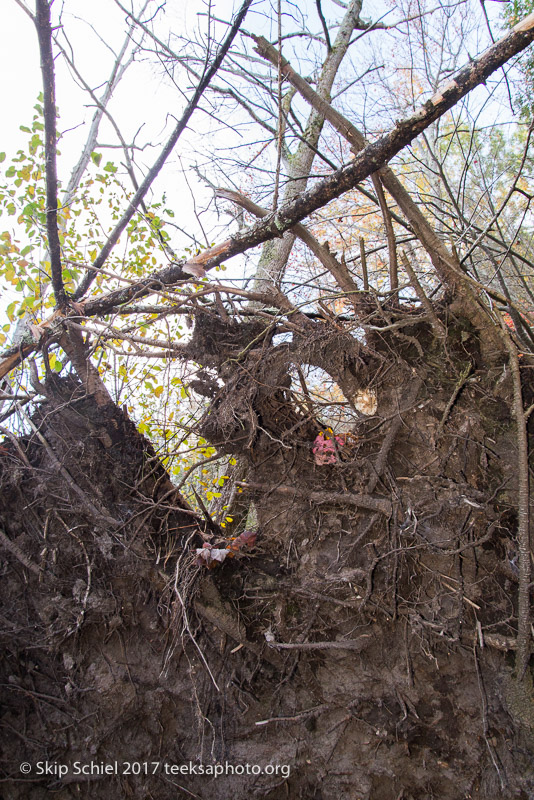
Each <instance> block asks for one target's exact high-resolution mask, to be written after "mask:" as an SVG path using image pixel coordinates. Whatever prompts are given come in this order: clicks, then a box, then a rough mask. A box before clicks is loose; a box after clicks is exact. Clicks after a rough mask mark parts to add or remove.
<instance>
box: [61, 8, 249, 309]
mask: <svg viewBox="0 0 534 800" xmlns="http://www.w3.org/2000/svg"><path fill="white" fill-rule="evenodd" d="M251 4H252V0H244V3H243V5H242V6H241V8H240V10H239V12H238V13H237V15H236V17H235V20H234V22H233V24H232V27H231V28H230V31H229V32H228V34H227V35H226V38H225V40H224V42H223V44H222V45H221V47H220V48H219V51H218V53H217V55H216V56H215V58H214V60H213V63H212V65H211V67H209V69H207V70H206V71H205V73H204V75H203V77H202V79H201V81H200V83H199V85H198V86H197V88H196V90H195V93H194V95H193V97H192V98H191V100H190V101H189V103H188V104H187V107H186V109H185V111H184V113H183V114H182V117H181V119H180V121H179V122H178V124H177V125H176V127H175V129H174V131H173V132H172V134H171V136H170V138H169V140H168V142H167V144H166V145H165V147H164V148H163V150H162V151H161V153H160V155H159V156H158V158H157V159H156V162H155V164H154V165H153V166H152V168H151V169H150V170H149V172H148V174H147V176H146V178H145V179H144V181H143V182H142V184H141V186H140V187H139V189H138V190H137V192H136V193H135V195H134V196H133V198H132V200H131V202H130V204H129V205H128V208H127V209H126V211H125V212H124V214H123V215H122V217H121V219H120V220H119V222H118V223H117V225H116V226H115V228H114V229H113V231H112V232H111V234H110V236H109V238H108V240H107V241H106V243H105V244H104V246H103V247H102V249H101V251H100V253H99V254H98V256H97V257H96V259H95V261H94V263H93V267H94V270H92V271H91V272H88V273H87V275H86V276H85V278H84V279H83V280H82V281H81V283H80V285H79V286H78V288H77V289H76V291H75V293H74V299H75V300H79V299H80V298H82V297H83V296H84V295H85V293H86V292H87V290H88V289H89V287H90V286H91V284H92V282H93V281H94V279H95V277H96V274H97V273H96V271H95V270H98V269H100V267H102V266H103V265H104V263H105V261H106V259H107V257H108V256H109V254H110V253H111V251H112V249H113V248H114V246H115V245H116V243H117V241H118V240H119V237H120V235H121V233H122V232H123V230H124V229H125V227H126V226H127V224H128V222H129V221H130V220H131V218H132V217H133V215H134V214H135V212H136V211H137V209H138V207H139V204H140V203H141V201H142V200H143V198H144V197H145V195H146V193H147V192H148V190H149V189H150V187H151V185H152V183H153V182H154V180H155V179H156V177H157V176H158V174H159V172H160V171H161V168H162V167H163V165H164V164H165V162H166V160H167V158H168V157H169V155H170V154H171V152H172V151H173V149H174V146H175V144H176V142H177V141H178V139H179V138H180V135H181V134H182V132H183V131H184V130H185V128H186V126H187V124H188V122H189V120H190V118H191V116H192V114H193V112H194V111H195V109H196V107H197V105H198V103H199V101H200V98H201V97H202V95H203V93H204V91H205V89H206V88H207V87H208V86H209V83H210V81H211V79H212V78H213V76H214V75H215V73H216V72H217V70H218V69H219V67H220V65H221V63H222V61H223V59H224V57H225V56H226V54H227V52H228V50H229V48H230V46H231V44H232V42H233V40H234V38H235V36H236V34H237V32H238V31H239V28H240V27H241V24H242V22H243V20H244V19H245V16H246V13H247V11H248V9H249V8H250V6H251Z"/></svg>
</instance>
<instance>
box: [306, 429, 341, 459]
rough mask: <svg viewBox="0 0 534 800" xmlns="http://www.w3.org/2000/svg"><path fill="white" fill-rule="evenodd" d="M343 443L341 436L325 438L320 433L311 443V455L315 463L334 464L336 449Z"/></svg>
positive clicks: (336, 457)
mask: <svg viewBox="0 0 534 800" xmlns="http://www.w3.org/2000/svg"><path fill="white" fill-rule="evenodd" d="M344 444H345V442H344V440H343V438H342V437H341V436H335V437H334V438H333V439H327V438H326V437H325V435H324V433H320V434H319V435H318V436H317V437H316V439H315V441H314V443H313V457H314V460H315V463H316V464H319V465H322V464H335V463H336V462H337V460H338V456H337V450H339V449H340V448H341V447H343V445H344Z"/></svg>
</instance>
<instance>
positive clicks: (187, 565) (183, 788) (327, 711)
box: [0, 329, 534, 800]
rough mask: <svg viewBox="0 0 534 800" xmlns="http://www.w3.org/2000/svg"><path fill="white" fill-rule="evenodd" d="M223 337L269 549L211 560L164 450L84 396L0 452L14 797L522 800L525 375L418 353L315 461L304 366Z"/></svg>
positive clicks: (261, 546) (231, 417) (385, 373)
mask: <svg viewBox="0 0 534 800" xmlns="http://www.w3.org/2000/svg"><path fill="white" fill-rule="evenodd" d="M321 333H324V331H321ZM412 333H415V331H412ZM219 334H220V336H221V337H223V334H224V331H222V330H221V331H219ZM410 335H412V334H410ZM232 337H233V338H232ZM232 337H231V341H230V342H229V344H228V352H225V354H224V358H222V357H221V358H220V359H219V360H218V361H217V358H215V356H214V355H213V354H211V355H210V353H211V351H210V353H208V352H207V351H208V350H209V348H208V345H202V346H203V347H204V348H205V349H206V353H207V357H206V363H205V366H207V367H209V368H210V369H213V370H216V371H217V378H218V380H219V381H221V382H223V383H224V384H225V388H224V389H221V390H220V392H217V393H216V394H215V397H214V398H213V404H212V406H211V408H210V411H209V413H208V414H207V415H206V417H205V418H204V420H203V422H202V431H203V433H204V435H206V434H207V433H208V432H209V433H210V434H211V435H210V439H211V441H214V442H216V443H217V444H218V446H219V447H220V448H221V450H222V449H224V452H233V453H235V454H236V455H238V456H240V457H241V458H245V459H246V461H247V464H248V474H247V475H246V480H242V481H241V483H240V487H241V488H242V493H243V494H244V495H246V496H247V497H248V499H249V501H250V502H251V503H252V505H253V508H254V511H255V515H256V528H257V533H258V536H257V544H256V546H255V548H254V549H252V550H251V551H250V553H248V552H247V553H239V554H238V555H236V557H235V558H233V559H227V560H226V561H225V562H224V563H223V564H222V565H221V566H220V567H218V568H216V569H213V570H210V571H208V570H207V569H204V568H201V567H198V566H196V565H195V555H194V550H195V546H198V543H199V542H203V541H204V540H205V539H209V538H210V535H209V533H208V532H206V531H205V529H204V524H203V522H202V520H200V519H198V517H197V516H196V515H195V514H194V513H193V512H192V511H191V509H190V508H189V507H188V506H187V504H186V503H185V501H184V500H183V498H181V497H180V496H179V495H178V494H177V493H176V491H175V489H174V487H173V486H172V484H171V482H170V480H169V478H168V475H167V474H166V472H165V470H164V468H163V467H162V465H161V464H160V463H159V462H158V460H157V458H156V456H155V453H154V451H153V449H152V448H151V447H150V445H149V444H148V443H147V442H146V441H145V440H144V438H143V437H142V436H140V434H139V433H138V432H137V431H136V430H135V426H134V425H133V424H132V423H131V422H130V421H129V420H128V418H127V417H126V415H125V414H124V413H123V412H122V411H121V410H120V409H118V408H116V407H115V406H113V405H110V406H109V407H104V408H101V407H97V406H96V404H95V403H94V401H93V399H92V398H91V397H88V396H86V395H85V394H84V392H83V390H82V389H81V388H80V386H79V384H78V383H76V382H75V381H73V380H71V379H68V380H64V381H62V380H59V381H56V382H55V384H54V385H53V386H50V387H49V389H50V391H49V394H48V399H47V402H46V403H44V404H43V405H41V407H40V408H39V409H38V410H37V412H36V413H35V415H34V416H33V418H32V425H31V426H30V429H29V431H28V433H27V435H25V436H24V437H21V438H19V439H18V440H16V441H12V440H11V439H6V440H5V441H4V442H3V443H2V449H1V450H0V529H1V531H2V537H1V542H0V546H1V548H2V551H1V562H0V563H1V569H2V582H1V584H0V597H1V599H2V611H1V616H0V636H1V638H2V645H3V650H2V655H1V657H0V658H1V662H0V663H1V669H2V677H1V678H0V692H1V695H2V704H3V705H2V715H1V717H0V725H1V727H2V739H3V742H4V748H3V755H2V764H1V766H2V769H3V776H2V781H3V784H2V786H3V792H4V794H5V796H6V797H8V798H10V800H11V799H13V800H19V798H32V800H40V798H44V797H45V796H48V795H49V794H50V793H51V792H55V793H56V794H57V796H58V797H59V798H62V800H67V798H74V797H76V798H78V797H91V798H96V799H97V800H109V799H110V798H112V797H117V796H124V797H145V796H147V797H157V798H158V800H166V799H167V798H175V797H177V796H179V797H181V796H183V797H188V796H193V797H201V798H203V799H204V800H222V798H227V797H228V796H232V797H234V798H235V800H244V798H248V797H258V798H269V799H270V800H278V798H280V797H290V798H296V799H297V798H302V799H303V800H304V798H306V800H309V798H315V799H316V800H320V799H321V798H324V799H325V800H326V798H330V797H334V796H336V797H340V798H343V799H344V800H345V799H346V800H349V798H350V800H353V799H354V798H355V797H359V798H362V800H391V798H398V800H401V799H402V800H427V799H428V798H429V797H433V796H434V797H438V796H439V797H440V798H443V800H457V798H458V797H472V798H477V800H489V799H490V798H502V799H503V800H504V799H505V798H506V799H507V798H509V797H517V798H524V799H525V800H526V798H528V797H529V796H531V795H532V793H533V792H534V775H533V773H532V769H531V763H532V762H531V759H532V754H533V753H534V749H533V748H532V742H531V730H530V728H529V725H530V723H529V719H530V717H529V716H528V715H527V716H525V715H522V714H521V713H519V709H520V707H521V705H522V703H523V702H525V703H526V701H527V697H528V696H529V695H528V691H527V690H528V683H525V684H524V685H525V686H526V687H527V689H524V692H527V694H523V695H521V698H519V699H518V697H517V692H516V693H515V694H514V691H511V689H510V687H511V686H512V687H513V686H516V685H517V682H516V679H515V678H514V677H513V676H512V675H511V671H512V666H513V647H514V644H515V635H516V624H517V602H516V593H517V571H516V568H515V567H514V563H515V562H514V558H515V555H514V547H515V546H516V541H515V535H516V528H515V526H516V517H515V514H514V495H515V474H514V471H513V466H514V465H513V432H512V429H511V425H510V423H509V420H507V419H505V418H504V417H503V415H502V413H501V410H502V409H501V405H502V404H503V403H504V404H505V405H508V407H509V397H510V386H509V379H508V377H507V376H506V375H505V376H504V379H503V381H502V382H501V383H500V384H499V386H498V387H497V389H496V388H495V386H494V382H493V383H492V381H491V380H490V379H489V377H488V376H487V375H486V374H485V373H484V372H483V371H482V370H479V369H478V368H477V365H476V363H475V362H473V363H472V364H470V369H469V370H468V371H466V368H465V363H464V361H462V360H460V359H459V358H456V357H455V356H451V354H450V353H449V354H448V355H449V360H448V361H447V359H444V362H443V365H442V367H441V369H440V374H439V375H437V374H436V372H435V370H434V371H433V370H432V369H431V368H429V366H428V364H425V363H424V359H423V357H422V356H421V354H420V352H419V350H418V349H417V347H415V346H412V343H406V342H405V340H403V346H404V344H406V346H407V348H408V349H407V351H406V352H405V353H404V356H406V358H407V357H408V355H410V353H411V354H412V355H411V359H412V360H411V361H407V360H406V358H404V357H403V358H400V357H398V356H397V355H395V356H394V357H393V356H392V358H391V362H390V364H389V365H388V368H385V367H383V366H379V376H378V378H377V379H376V380H375V383H374V391H375V392H376V396H377V400H378V407H377V409H376V413H374V414H373V415H369V416H363V415H362V416H361V418H360V419H359V422H358V424H357V425H355V430H354V431H353V435H352V437H351V440H350V449H347V450H346V451H345V452H343V453H340V454H339V458H336V459H335V460H331V459H330V460H328V461H327V462H325V463H322V464H317V463H316V459H315V458H314V453H313V443H314V441H315V439H316V436H317V433H318V430H320V429H321V426H320V425H318V423H317V422H316V420H315V419H314V418H313V415H312V414H306V413H305V411H304V409H303V407H300V408H299V407H297V406H296V404H295V402H294V400H293V397H292V395H291V392H290V389H289V367H290V365H291V363H293V362H294V361H295V359H297V357H298V358H303V357H304V356H303V352H304V351H303V350H300V351H299V353H298V354H297V353H296V350H295V348H296V347H297V345H296V344H295V346H294V348H293V345H292V344H291V343H289V342H288V343H283V344H282V345H276V346H269V345H268V343H262V342H261V341H260V340H258V344H257V346H256V338H255V331H253V330H250V331H247V332H246V335H245V332H244V331H243V330H242V329H240V330H234V329H232ZM224 341H226V340H224ZM311 341H312V340H311V339H310V342H311ZM338 341H339V340H338ZM249 344H252V345H253V346H251V347H248V345H249ZM301 344H302V343H301ZM225 346H226V345H225ZM303 346H304V345H303ZM210 347H211V348H215V349H216V342H215V340H211V344H210ZM310 347H312V344H310ZM313 347H315V345H313ZM319 349H320V352H321V353H322V354H323V356H325V357H326V355H325V354H328V352H329V349H328V342H326V341H325V342H324V343H323V344H321V348H319ZM236 350H238V352H237V354H236ZM243 350H244V351H245V352H243ZM200 352H201V351H200V349H199V353H200ZM310 352H311V351H310ZM315 352H317V348H316V350H315ZM354 353H355V354H357V355H355V356H354V358H353V359H352V360H351V358H349V357H348V356H347V355H346V354H345V355H344V356H343V358H342V359H341V358H339V359H338V360H337V361H336V364H337V366H336V369H335V370H334V368H333V367H332V371H333V372H336V375H337V374H338V373H339V372H340V370H342V371H343V370H344V371H345V372H347V374H348V373H350V374H352V375H354V376H355V380H357V381H358V385H359V386H364V385H366V384H368V383H369V379H370V376H369V373H368V371H367V370H368V368H369V364H371V363H373V364H375V365H380V364H381V363H382V361H383V356H381V357H378V356H377V357H376V358H375V356H373V355H372V353H371V352H370V351H369V349H368V348H367V347H366V346H364V345H363V344H362V343H360V342H356V344H355V345H354ZM308 355H309V358H310V359H311V355H310V354H309V353H308ZM463 355H465V354H463ZM208 356H209V359H211V360H210V362H209V364H208V363H207V362H208ZM234 356H235V360H232V359H233V358H234ZM428 357H429V359H432V358H436V349H435V348H434V349H432V348H429V349H428ZM321 358H322V357H321ZM360 358H361V360H359V359H360ZM373 359H375V360H373ZM198 360H199V361H201V359H200V358H199V359H198ZM315 360H316V361H317V360H318V359H317V358H316V359H315ZM349 362H350V363H349ZM307 363H312V362H311V361H310V362H307ZM360 368H361V372H360V373H359V372H358V370H359V369H360ZM355 385H356V384H355ZM232 398H234V402H233V404H232ZM451 398H452V401H451ZM210 425H211V427H210ZM340 446H341V445H340ZM241 501H242V495H241ZM16 512H18V513H16ZM523 717H524V718H523ZM525 720H526V721H525ZM22 762H28V763H30V764H31V765H32V767H31V770H30V772H29V773H28V774H27V775H24V774H22V773H21V772H20V769H19V765H20V764H21V763H22ZM76 762H79V763H81V764H96V765H97V767H96V770H97V771H96V774H81V775H80V774H77V773H76V772H75V767H74V765H75V764H76ZM115 762H117V766H116V767H115ZM190 762H191V765H192V769H191V770H190V771H189V773H188V774H186V773H185V771H177V770H175V771H174V772H173V771H172V769H171V768H172V767H175V768H179V767H180V766H181V765H189V763H190ZM38 763H40V764H44V763H46V764H48V765H51V766H50V769H51V770H52V771H51V772H48V773H46V774H41V773H40V772H38V769H37V767H36V765H37V764H38ZM132 763H135V764H139V765H141V766H140V767H135V770H136V771H138V772H139V774H135V773H134V772H132V769H131V766H129V767H127V766H125V765H131V764H132ZM100 764H110V765H113V770H114V771H113V774H98V765H100ZM154 764H156V765H157V766H156V768H154V767H153V765H154ZM247 764H248V765H249V767H251V766H254V770H253V771H252V770H250V769H248V770H247V768H246V765H247ZM54 765H67V766H68V772H67V773H65V774H59V773H58V771H57V769H56V771H55V772H54V771H53V770H54ZM143 765H147V766H146V767H145V766H143ZM165 765H167V766H165ZM200 765H202V767H203V772H201V771H200V769H199V768H200ZM216 765H222V766H223V774H220V775H218V776H217V777H215V772H216V771H215V769H214V768H215V766H216ZM226 765H228V766H226ZM270 765H273V766H272V768H271V767H270ZM207 767H210V768H211V769H210V770H208V769H207ZM275 767H277V769H275ZM239 768H240V769H239ZM232 769H233V772H232ZM258 770H259V771H258Z"/></svg>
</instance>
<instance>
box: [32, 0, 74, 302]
mask: <svg viewBox="0 0 534 800" xmlns="http://www.w3.org/2000/svg"><path fill="white" fill-rule="evenodd" d="M35 27H36V29H37V36H38V39H39V51H40V54H41V71H42V74H43V98H44V103H43V106H44V126H45V165H46V166H45V171H46V233H47V236H48V250H49V252H50V265H51V267H50V268H51V273H52V288H53V289H54V294H55V298H56V305H57V306H58V307H59V308H61V309H64V308H66V306H67V296H66V294H65V287H64V285H63V276H62V270H61V246H60V243H59V231H58V222H57V165H56V140H57V136H56V87H55V77H54V56H53V53H52V24H51V21H50V6H49V4H48V0H37V5H36V16H35Z"/></svg>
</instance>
